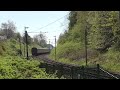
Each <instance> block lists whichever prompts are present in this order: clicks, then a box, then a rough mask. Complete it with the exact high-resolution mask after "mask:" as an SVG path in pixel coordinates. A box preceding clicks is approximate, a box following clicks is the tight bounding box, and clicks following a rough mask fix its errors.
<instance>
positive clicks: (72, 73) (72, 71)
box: [71, 67, 74, 79]
mask: <svg viewBox="0 0 120 90" xmlns="http://www.w3.org/2000/svg"><path fill="white" fill-rule="evenodd" d="M73 75H74V70H73V67H71V77H72V79H73Z"/></svg>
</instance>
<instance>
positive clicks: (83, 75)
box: [78, 66, 85, 79]
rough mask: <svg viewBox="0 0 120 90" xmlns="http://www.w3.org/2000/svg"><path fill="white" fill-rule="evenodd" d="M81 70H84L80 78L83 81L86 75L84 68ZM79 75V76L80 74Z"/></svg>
mask: <svg viewBox="0 0 120 90" xmlns="http://www.w3.org/2000/svg"><path fill="white" fill-rule="evenodd" d="M81 69H82V72H81V73H82V75H81V77H80V79H81V78H82V79H84V78H85V74H84V66H82V67H81ZM78 75H79V74H78Z"/></svg>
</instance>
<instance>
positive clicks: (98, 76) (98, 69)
mask: <svg viewBox="0 0 120 90" xmlns="http://www.w3.org/2000/svg"><path fill="white" fill-rule="evenodd" d="M97 78H98V79H99V78H100V65H99V64H97Z"/></svg>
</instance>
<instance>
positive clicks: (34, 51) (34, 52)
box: [31, 47, 51, 56]
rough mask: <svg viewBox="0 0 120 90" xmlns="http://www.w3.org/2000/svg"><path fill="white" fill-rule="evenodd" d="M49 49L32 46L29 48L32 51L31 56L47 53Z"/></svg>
mask: <svg viewBox="0 0 120 90" xmlns="http://www.w3.org/2000/svg"><path fill="white" fill-rule="evenodd" d="M50 51H51V49H49V48H39V49H38V48H35V47H33V48H32V49H31V52H32V56H38V55H41V54H49V53H50Z"/></svg>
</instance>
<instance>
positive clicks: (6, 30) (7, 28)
mask: <svg viewBox="0 0 120 90" xmlns="http://www.w3.org/2000/svg"><path fill="white" fill-rule="evenodd" d="M1 29H2V34H3V35H5V36H6V37H7V38H8V39H9V38H12V37H14V33H15V31H16V26H15V24H14V22H13V21H8V22H7V23H2V24H1Z"/></svg>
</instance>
